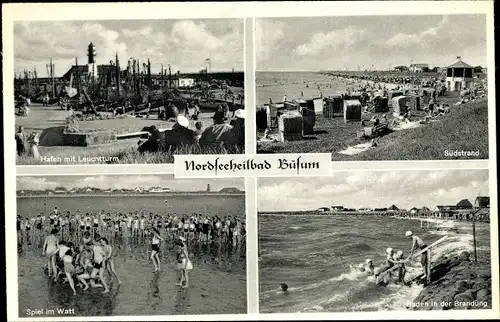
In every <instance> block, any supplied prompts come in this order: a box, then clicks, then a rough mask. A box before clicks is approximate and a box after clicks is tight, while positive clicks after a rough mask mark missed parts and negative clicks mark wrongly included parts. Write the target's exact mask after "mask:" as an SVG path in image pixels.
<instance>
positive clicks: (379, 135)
mask: <svg viewBox="0 0 500 322" xmlns="http://www.w3.org/2000/svg"><path fill="white" fill-rule="evenodd" d="M486 31H487V29H486V15H484V14H468V15H465V14H461V15H438V14H432V15H430V14H429V15H384V16H338V17H287V18H256V22H255V46H256V54H255V57H256V58H255V59H256V76H255V77H256V79H255V82H256V105H257V106H256V127H257V129H256V131H257V152H258V153H331V155H332V161H370V160H450V159H457V160H465V159H488V157H489V151H488V142H489V141H488V81H487V75H488V72H491V70H488V67H489V66H487V63H486V62H487V55H486V52H487V42H486Z"/></svg>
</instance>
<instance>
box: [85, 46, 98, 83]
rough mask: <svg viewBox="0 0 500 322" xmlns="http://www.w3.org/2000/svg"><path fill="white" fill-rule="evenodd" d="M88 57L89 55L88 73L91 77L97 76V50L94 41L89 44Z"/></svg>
mask: <svg viewBox="0 0 500 322" xmlns="http://www.w3.org/2000/svg"><path fill="white" fill-rule="evenodd" d="M87 57H88V62H87V66H88V74H89V76H90V77H93V78H96V77H97V66H96V63H95V57H96V52H95V46H94V44H93V43H90V44H89V46H88V47H87Z"/></svg>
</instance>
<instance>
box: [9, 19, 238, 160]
mask: <svg viewBox="0 0 500 322" xmlns="http://www.w3.org/2000/svg"><path fill="white" fill-rule="evenodd" d="M243 78H244V73H243V20H241V19H211V20H196V19H195V20H160V19H158V20H102V21H23V22H15V23H14V93H13V94H14V96H15V103H14V105H15V111H14V113H15V124H16V130H15V131H16V133H15V140H16V150H17V155H18V156H17V160H16V163H17V164H22V165H31V164H36V165H51V164H109V163H172V162H173V155H174V154H228V153H244V151H245V149H244V144H245V138H244V134H245V109H244V91H243V88H244V84H243Z"/></svg>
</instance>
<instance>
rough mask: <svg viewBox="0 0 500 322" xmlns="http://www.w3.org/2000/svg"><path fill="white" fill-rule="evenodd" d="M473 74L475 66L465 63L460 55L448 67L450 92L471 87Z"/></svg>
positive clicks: (447, 85)
mask: <svg viewBox="0 0 500 322" xmlns="http://www.w3.org/2000/svg"><path fill="white" fill-rule="evenodd" d="M473 74H474V67H472V66H471V65H469V64H466V63H464V62H463V61H462V60H461V59H460V57H458V61H457V62H456V63H454V64H452V65H450V66H448V67H447V68H446V89H447V90H448V91H449V92H458V91H461V90H464V89H468V88H470V87H471V85H472V77H473Z"/></svg>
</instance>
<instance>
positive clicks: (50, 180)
mask: <svg viewBox="0 0 500 322" xmlns="http://www.w3.org/2000/svg"><path fill="white" fill-rule="evenodd" d="M207 184H210V185H211V187H212V190H213V191H218V190H220V189H221V188H223V187H236V188H238V189H240V190H242V191H244V190H245V184H244V181H243V180H242V179H241V178H228V179H205V180H179V179H173V175H120V176H105V175H101V176H48V177H18V178H17V187H16V189H17V190H45V189H54V188H56V187H64V188H66V189H71V188H75V187H76V188H85V187H94V188H100V189H109V188H112V189H134V188H136V187H143V188H150V187H156V186H161V187H165V188H171V189H172V190H174V191H200V190H205V189H206V187H207Z"/></svg>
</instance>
